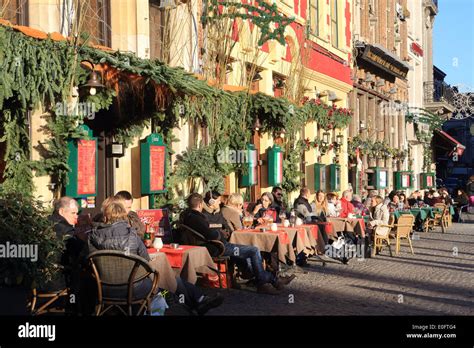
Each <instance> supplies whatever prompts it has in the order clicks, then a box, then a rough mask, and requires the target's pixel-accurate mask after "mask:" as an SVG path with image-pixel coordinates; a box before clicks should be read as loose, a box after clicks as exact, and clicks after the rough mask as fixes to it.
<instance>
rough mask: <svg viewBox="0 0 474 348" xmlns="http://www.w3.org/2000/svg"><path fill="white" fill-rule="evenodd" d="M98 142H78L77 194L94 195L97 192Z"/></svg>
mask: <svg viewBox="0 0 474 348" xmlns="http://www.w3.org/2000/svg"><path fill="white" fill-rule="evenodd" d="M96 148H97V146H96V140H79V141H78V142H77V194H78V195H93V194H95V193H96V192H95V191H96V189H95V183H96V176H95V173H96V165H97V164H96Z"/></svg>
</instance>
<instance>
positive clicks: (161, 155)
mask: <svg viewBox="0 0 474 348" xmlns="http://www.w3.org/2000/svg"><path fill="white" fill-rule="evenodd" d="M165 154H166V149H165V147H164V146H156V145H152V146H150V190H151V191H160V190H164V189H165Z"/></svg>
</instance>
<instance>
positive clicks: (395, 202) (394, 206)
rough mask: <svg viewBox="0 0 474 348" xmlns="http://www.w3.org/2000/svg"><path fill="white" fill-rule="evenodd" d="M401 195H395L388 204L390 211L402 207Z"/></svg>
mask: <svg viewBox="0 0 474 348" xmlns="http://www.w3.org/2000/svg"><path fill="white" fill-rule="evenodd" d="M399 203H400V197H399V196H398V195H394V196H393V197H392V199H391V201H390V203H388V205H387V208H388V210H389V211H390V212H393V211H395V210H397V209H399V208H400V205H399Z"/></svg>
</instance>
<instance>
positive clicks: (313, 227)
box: [302, 224, 319, 241]
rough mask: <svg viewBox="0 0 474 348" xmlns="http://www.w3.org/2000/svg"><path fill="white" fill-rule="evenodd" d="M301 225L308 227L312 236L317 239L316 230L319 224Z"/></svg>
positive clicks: (317, 230)
mask: <svg viewBox="0 0 474 348" xmlns="http://www.w3.org/2000/svg"><path fill="white" fill-rule="evenodd" d="M302 226H303V227H309V228H310V229H311V234H312V235H313V238H314V239H315V240H316V241H317V240H318V234H319V233H318V232H319V226H318V225H313V224H310V225H302Z"/></svg>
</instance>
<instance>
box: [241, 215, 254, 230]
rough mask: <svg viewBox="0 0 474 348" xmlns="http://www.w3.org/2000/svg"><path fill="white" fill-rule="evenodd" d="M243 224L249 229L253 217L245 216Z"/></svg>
mask: <svg viewBox="0 0 474 348" xmlns="http://www.w3.org/2000/svg"><path fill="white" fill-rule="evenodd" d="M242 222H243V224H244V228H245V229H246V230H247V229H249V228H250V227H251V226H252V224H253V217H252V216H251V215H246V216H244V218H243V221H242Z"/></svg>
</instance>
